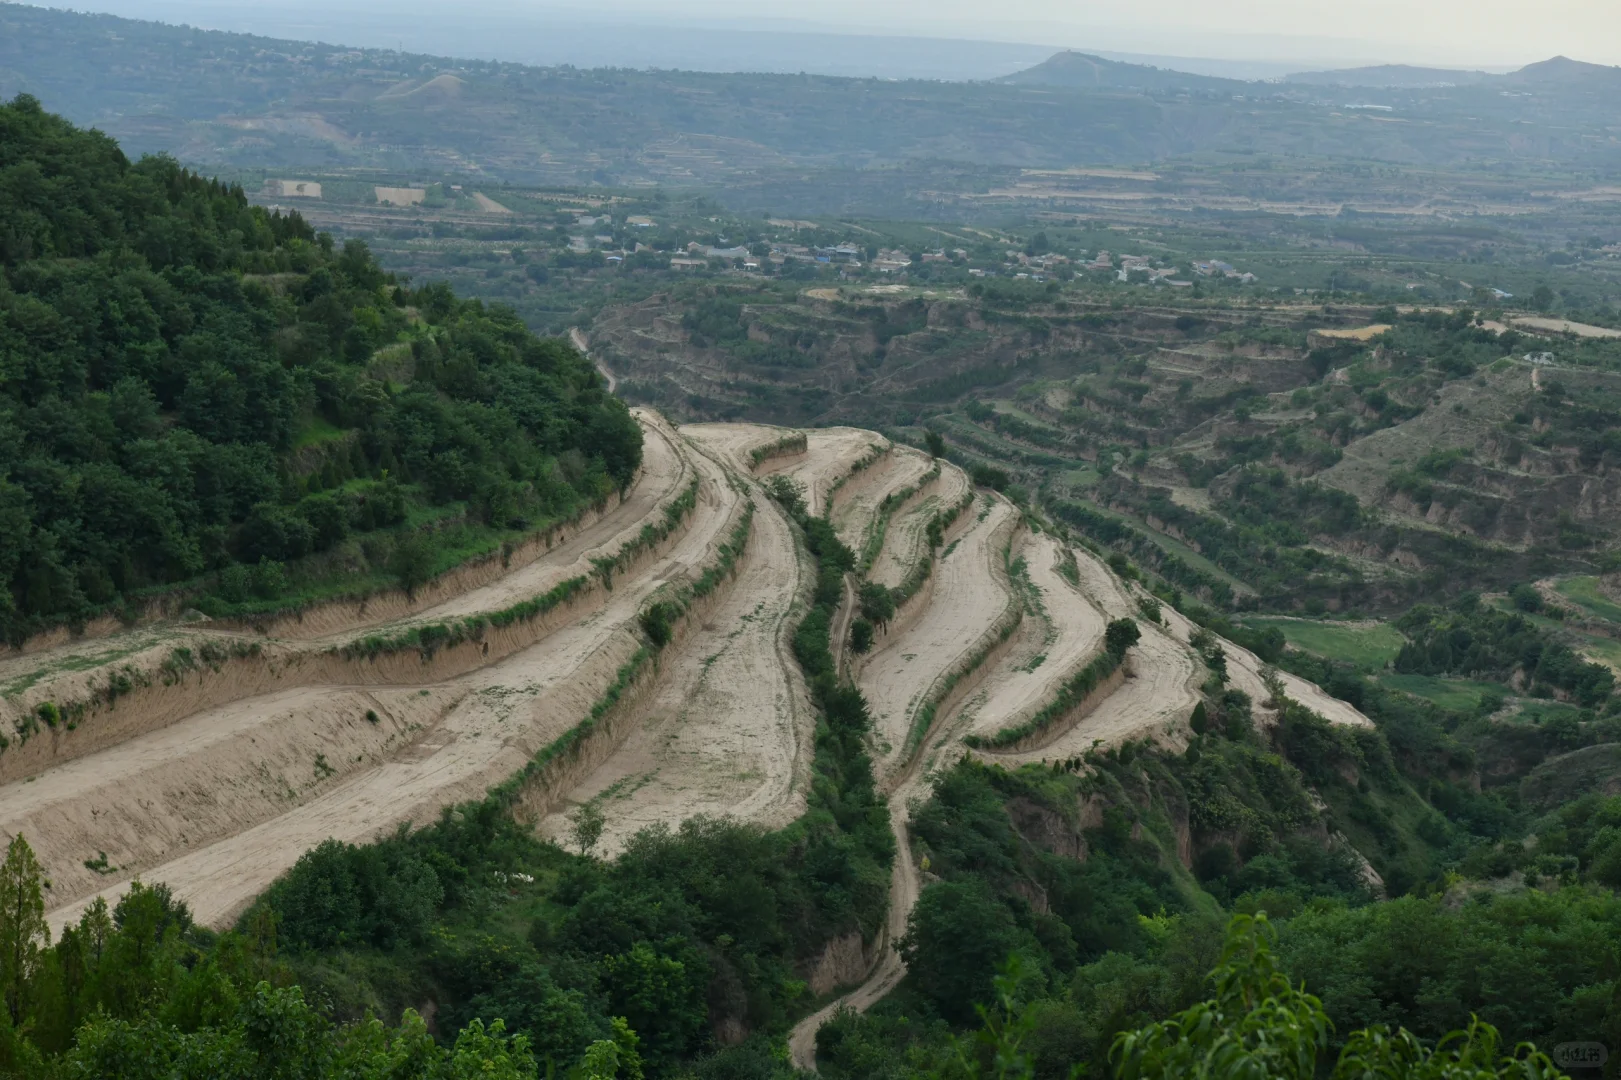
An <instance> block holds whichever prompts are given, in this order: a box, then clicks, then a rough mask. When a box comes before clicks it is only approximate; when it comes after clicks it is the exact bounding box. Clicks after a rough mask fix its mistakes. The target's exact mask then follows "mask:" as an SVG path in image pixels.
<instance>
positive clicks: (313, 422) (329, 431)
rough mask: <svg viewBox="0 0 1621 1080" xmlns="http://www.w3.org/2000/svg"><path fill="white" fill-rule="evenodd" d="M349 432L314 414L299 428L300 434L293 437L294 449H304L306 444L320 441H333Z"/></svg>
mask: <svg viewBox="0 0 1621 1080" xmlns="http://www.w3.org/2000/svg"><path fill="white" fill-rule="evenodd" d="M345 434H347V432H346V431H345V430H344V429H343V428H340V427H338V426H337V425H335V424H332V423H329V422H327V421H326V420H323V419H322V418H321V417H319V416H312V417H310V418H309V419H308V420H306V421H305V422H304V426H303V427H302V428H299V430H298V434H297V435H296V436H294V437H293V449H294V450H302V449H303V448H304V447H306V446H315V445H317V444H319V443H324V442H331V441H332V440H333V439H341V438H342V437H343V436H344V435H345Z"/></svg>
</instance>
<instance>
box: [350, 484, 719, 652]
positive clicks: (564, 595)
mask: <svg viewBox="0 0 1621 1080" xmlns="http://www.w3.org/2000/svg"><path fill="white" fill-rule="evenodd" d="M698 484H699V482H698V481H697V480H696V479H694V480H693V481H692V483H691V484H690V485H689V486H688V487H687V490H686V491H684V492H682V493H681V495H680V496H679V497H678V498H676V499H673V500H671V502H670V503H669V504H668V505H667V506H665V508H664V517H663V519H662V520H660V521H657V522H648V523H647V524H646V525H643V526H642V531H641V532H640V533H638V534H637V535H636V537H635V538H634V539H632V540H630V541H629V542H627V543H626V544H625V545H624V547H622V548H620V549H619V551H618V553H617V554H615V555H613V556H612V557H604V558H601V559H593V560H592V565H593V566H594V567H595V569H596V573H597V574H598V575H599V576H600V578H601V580H602V583H603V585H604V587H607V588H612V587H613V574H614V572H615V571H620V572H623V571H624V570H625V569H627V568H628V567H629V566H630V564H631V561H632V560H633V559H635V557H636V556H638V555H640V554H642V553H643V552H645V551H648V550H650V549H651V548H652V547H654V546H655V545H657V544H659V543H661V542H662V541H664V540H665V539H666V538H667V537H669V536H670V534H671V533H673V532H674V531H675V530H676V529H677V528H678V527H679V526H680V524H681V522H682V520H683V519H684V518H685V517H686V516H687V515H688V514H689V513H691V512H692V509H693V507H695V506H697V505H698ZM590 585H591V579H590V578H589V577H588V576H586V575H584V574H580V575H577V576H575V577H571V578H568V579H567V580H565V581H560V582H558V583H557V584H556V585H553V586H552V587H551V588H550V589H547V590H546V591H545V592H543V593H541V594H540V595H539V596H532V597H530V598H529V599H528V600H522V601H519V602H518V603H516V604H513V605H511V606H510V607H505V608H502V609H500V610H499V611H490V612H485V613H483V614H481V615H470V616H468V617H467V618H465V619H455V620H451V621H448V622H435V623H423V624H421V625H418V626H411V627H407V628H405V629H404V630H401V631H399V632H398V633H395V634H388V635H382V634H375V635H371V636H369V637H364V638H361V639H360V640H358V641H353V642H350V643H349V644H347V645H343V646H339V647H337V648H336V649H335V651H336V652H338V654H339V655H341V656H342V657H343V658H344V659H345V660H354V659H361V658H364V659H376V658H377V657H379V656H390V655H393V654H395V653H401V652H409V651H411V650H412V649H415V650H417V651H418V652H420V653H421V654H422V659H423V660H429V659H432V657H433V655H434V653H435V652H437V651H438V650H440V649H446V648H451V647H453V646H456V645H460V644H462V643H463V642H466V641H477V640H479V639H480V638H482V637H483V636H484V633H485V631H487V630H491V629H500V628H502V627H507V626H512V625H514V624H516V623H520V622H531V621H533V620H535V619H538V618H540V617H541V616H542V615H545V614H547V613H548V612H550V611H552V610H554V609H555V608H557V607H558V606H559V605H560V604H565V603H567V602H568V601H570V600H572V599H574V598H575V597H576V596H579V595H580V594H581V593H583V592H584V591H585V590H586V589H587V588H589V587H590Z"/></svg>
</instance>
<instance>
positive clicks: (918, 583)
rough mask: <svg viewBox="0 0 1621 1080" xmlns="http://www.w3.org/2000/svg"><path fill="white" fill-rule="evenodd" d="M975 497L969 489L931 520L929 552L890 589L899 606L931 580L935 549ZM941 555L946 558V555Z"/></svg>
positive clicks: (896, 604) (891, 595) (972, 503)
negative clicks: (953, 503) (954, 503)
mask: <svg viewBox="0 0 1621 1080" xmlns="http://www.w3.org/2000/svg"><path fill="white" fill-rule="evenodd" d="M975 498H976V495H975V493H974V491H973V489H969V491H968V493H967V494H965V495H964V496H963V497H962V498H961V499H960V500H958V502H957V503H956V505H954V506H952V507H951V508H950V509H947V510H942V511H940V512H939V513H937V514H935V515H934V517H933V519H931V520H930V522H929V552H928V554H925V555H924V556H923V558H922V559H920V560H919V561H918V564H917V565H916V566H914V567H912V569H911V570H910V571H909V572H908V573H907V575H906V578H905V580H903V581H902V582H901V583H900V584H899V585H897V586H895V587H894V588H893V589H891V590H889V595H890V597H891V598H892V599H893V600H894V601H895V606H896V607H897V608H899V607H900V606H901V605H902V604H904V603H906V602H907V601H908V600H910V599H911V598H912V597H914V596H916V595H917V592H918V590H919V589H921V588H923V583H924V582H925V581H928V580H929V574H930V573H932V572H933V570H934V549H935V548H938V547H939V546H940V541H941V539H942V538H943V537H944V536H945V534H946V530H947V529H949V528H951V526H952V525H953V524H954V523H955V522H956V520H957V519H958V518H959V517H961V516H962V514H963V511H965V510H967V509H968V508H969V507H971V506H973V505H974V499H975ZM948 551H949V549H948ZM940 557H941V558H942V559H943V558H945V556H944V555H942V556H940Z"/></svg>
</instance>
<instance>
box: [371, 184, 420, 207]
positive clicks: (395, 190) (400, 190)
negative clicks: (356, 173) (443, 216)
mask: <svg viewBox="0 0 1621 1080" xmlns="http://www.w3.org/2000/svg"><path fill="white" fill-rule="evenodd" d="M374 190H375V191H376V193H377V201H378V202H386V203H390V204H392V205H394V206H415V205H416V204H417V203H419V202H421V201H422V200H423V199H426V198H427V197H428V189H427V188H408V187H378V188H375V189H374Z"/></svg>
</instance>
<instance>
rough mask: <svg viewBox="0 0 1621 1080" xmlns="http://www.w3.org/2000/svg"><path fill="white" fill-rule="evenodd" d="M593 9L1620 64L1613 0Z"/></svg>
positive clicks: (1620, 0)
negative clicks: (1566, 58)
mask: <svg viewBox="0 0 1621 1080" xmlns="http://www.w3.org/2000/svg"><path fill="white" fill-rule="evenodd" d="M535 6H537V7H544V6H546V5H544V4H540V3H537V4H536V5H535ZM593 8H594V10H596V11H598V12H606V11H612V10H619V11H630V10H635V11H639V12H646V13H649V14H651V13H658V14H660V15H663V16H665V17H668V16H670V15H672V14H675V13H676V12H683V13H686V14H689V15H696V16H711V17H713V16H728V17H733V18H755V19H758V18H761V17H772V16H775V17H778V18H787V19H803V20H811V21H814V22H815V23H818V24H822V25H824V26H826V25H829V24H832V25H837V26H844V27H848V28H850V29H857V28H870V29H882V30H886V31H896V30H899V31H906V32H910V33H918V34H929V35H939V34H949V35H951V36H958V35H961V36H966V37H988V38H993V39H997V40H1017V41H1040V42H1045V41H1049V40H1051V41H1053V43H1055V44H1075V45H1078V46H1085V45H1088V44H1091V45H1094V46H1095V47H1097V48H1109V49H1119V50H1131V51H1136V52H1177V53H1182V54H1184V55H1206V56H1208V55H1223V56H1233V57H1240V56H1242V57H1245V58H1254V59H1268V58H1272V57H1274V56H1275V57H1277V58H1279V59H1293V58H1295V57H1297V56H1300V55H1302V54H1324V55H1333V56H1358V58H1361V57H1363V56H1365V57H1366V58H1369V59H1372V58H1389V59H1393V60H1403V61H1421V62H1422V61H1430V62H1434V63H1447V64H1492V65H1509V64H1523V63H1528V62H1530V61H1533V60H1541V59H1546V58H1547V57H1549V56H1553V55H1556V54H1565V55H1569V56H1574V57H1575V58H1577V59H1581V60H1588V61H1591V62H1593V63H1608V64H1621V0H1536V2H1531V0H1239V2H1237V3H1233V2H1231V0H1228V2H1221V0H1109V2H1103V0H995V2H991V3H987V2H986V0H882V2H881V3H872V2H871V0H817V2H816V3H805V2H803V0H663V2H661V3H649V2H646V0H601V2H600V3H598V4H595V5H593ZM1061 39H1062V40H1061Z"/></svg>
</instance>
